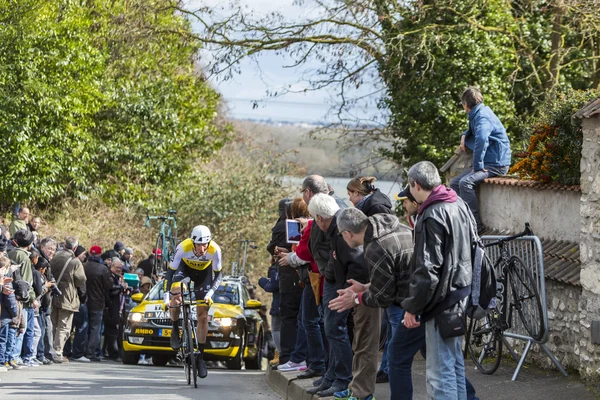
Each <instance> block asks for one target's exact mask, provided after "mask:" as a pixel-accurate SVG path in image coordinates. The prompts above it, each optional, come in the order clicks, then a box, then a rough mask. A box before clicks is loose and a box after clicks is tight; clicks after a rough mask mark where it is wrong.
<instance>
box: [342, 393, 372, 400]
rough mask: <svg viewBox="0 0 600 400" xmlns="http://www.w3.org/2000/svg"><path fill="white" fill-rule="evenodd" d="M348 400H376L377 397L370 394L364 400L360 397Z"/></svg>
mask: <svg viewBox="0 0 600 400" xmlns="http://www.w3.org/2000/svg"><path fill="white" fill-rule="evenodd" d="M348 400H375V396H373V395H372V394H370V395H368V396H367V397H365V398H364V399H359V398H358V397H350V398H348Z"/></svg>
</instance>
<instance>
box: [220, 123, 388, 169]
mask: <svg viewBox="0 0 600 400" xmlns="http://www.w3.org/2000/svg"><path fill="white" fill-rule="evenodd" d="M231 123H232V124H233V126H234V128H235V129H236V130H237V131H238V132H239V133H241V134H243V135H245V136H248V137H250V138H252V141H253V142H254V143H256V144H257V145H259V146H261V147H264V148H266V149H268V150H269V151H272V152H273V153H276V154H284V155H283V158H284V161H289V162H293V163H294V164H296V165H297V166H298V168H299V172H300V173H301V174H320V175H325V176H338V177H354V176H358V175H363V176H367V175H368V176H375V177H377V178H378V179H383V178H385V179H391V180H393V179H395V178H396V176H397V175H398V174H399V172H400V171H399V170H398V168H397V166H396V165H395V164H393V163H390V162H387V161H381V160H380V157H379V156H378V155H377V153H376V148H377V146H376V145H373V144H370V145H364V146H352V147H350V148H348V149H343V148H344V147H347V146H344V145H345V143H344V142H341V141H339V140H338V139H337V138H336V136H337V135H336V134H335V132H334V133H331V134H329V135H327V137H325V138H324V137H323V136H324V135H317V136H319V137H318V138H313V137H311V135H310V133H311V132H314V130H315V129H316V128H317V127H315V126H311V125H309V124H290V123H277V122H273V123H260V122H256V121H247V120H234V121H231ZM341 140H342V141H343V140H344V139H341Z"/></svg>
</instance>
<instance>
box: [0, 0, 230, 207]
mask: <svg viewBox="0 0 600 400" xmlns="http://www.w3.org/2000/svg"><path fill="white" fill-rule="evenodd" d="M161 3H162V2H161V1H159V0H150V1H142V0H135V1H125V0H117V1H108V0H101V1H95V2H86V3H83V2H72V1H61V0H50V1H41V0H19V1H10V2H3V3H2V5H0V18H2V20H3V23H2V24H1V25H0V92H1V93H0V135H2V137H3V138H4V139H5V143H6V145H3V146H2V148H0V168H1V169H2V170H3V172H4V179H3V180H2V182H0V203H3V204H10V203H12V202H14V201H28V202H37V203H40V204H49V203H51V202H54V201H56V200H57V199H60V198H64V197H66V196H74V197H86V196H88V195H90V194H94V193H95V194H99V195H100V196H102V197H103V198H104V199H105V200H108V201H111V202H113V203H118V202H123V201H125V202H127V203H134V202H135V203H139V204H142V203H148V202H151V201H152V197H153V193H155V192H157V191H160V190H164V188H165V187H168V186H169V185H171V184H173V183H175V182H177V181H178V180H179V179H181V177H182V176H183V175H185V173H186V172H187V171H189V170H190V168H191V166H192V162H194V161H196V160H206V159H207V158H208V157H209V156H211V155H212V154H214V152H215V151H217V150H218V149H219V148H221V147H222V146H223V145H224V143H225V142H226V141H227V140H228V133H227V130H223V129H219V128H218V127H217V124H216V123H215V118H216V116H217V107H218V104H219V96H218V94H217V93H216V92H215V91H214V90H212V89H211V88H210V87H209V86H208V85H207V84H206V83H205V82H204V81H203V79H202V77H201V76H200V75H199V73H198V72H197V70H196V65H195V61H196V57H197V52H198V44H197V43H196V42H191V41H189V40H187V39H185V38H184V37H183V36H181V35H179V34H177V35H175V34H172V33H169V32H170V31H177V32H191V31H190V27H189V23H188V22H187V21H186V20H185V19H184V18H182V17H181V16H180V15H177V14H176V13H175V12H174V11H173V10H171V9H165V8H162V9H160V8H159V7H158V5H160V4H161ZM163 5H164V4H163ZM148 27H152V29H149V28H148Z"/></svg>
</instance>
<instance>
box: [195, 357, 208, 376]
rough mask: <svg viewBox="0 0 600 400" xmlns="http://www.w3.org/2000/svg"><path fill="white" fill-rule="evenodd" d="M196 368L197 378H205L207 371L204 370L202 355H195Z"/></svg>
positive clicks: (204, 364)
mask: <svg viewBox="0 0 600 400" xmlns="http://www.w3.org/2000/svg"><path fill="white" fill-rule="evenodd" d="M196 367H197V368H198V377H199V378H201V379H204V378H206V375H208V370H207V369H206V363H205V362H204V359H203V358H202V354H196Z"/></svg>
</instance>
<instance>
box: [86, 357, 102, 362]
mask: <svg viewBox="0 0 600 400" xmlns="http://www.w3.org/2000/svg"><path fill="white" fill-rule="evenodd" d="M89 360H90V361H93V362H100V361H103V360H104V358H103V357H90V358H89Z"/></svg>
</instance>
